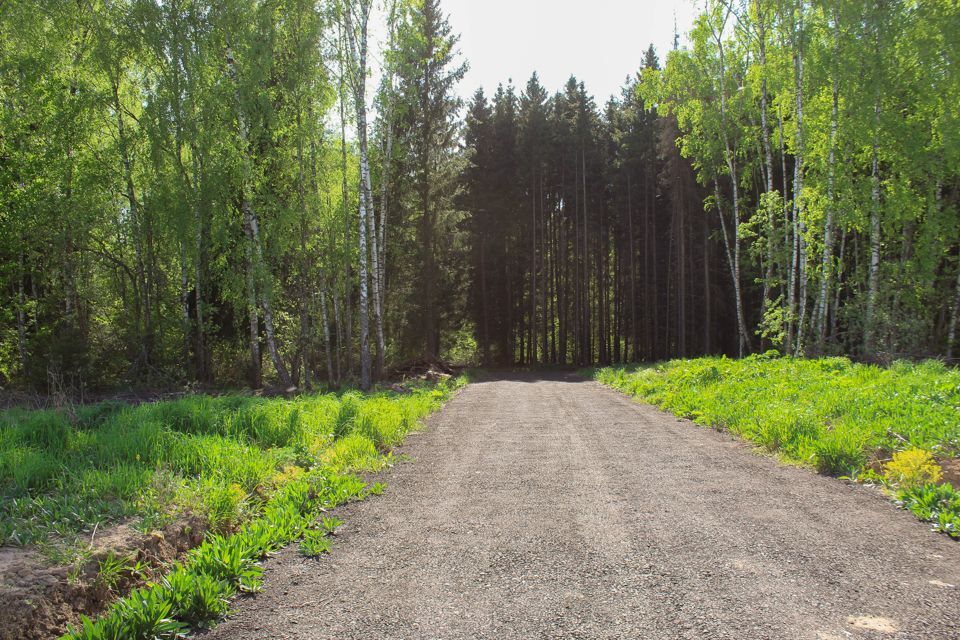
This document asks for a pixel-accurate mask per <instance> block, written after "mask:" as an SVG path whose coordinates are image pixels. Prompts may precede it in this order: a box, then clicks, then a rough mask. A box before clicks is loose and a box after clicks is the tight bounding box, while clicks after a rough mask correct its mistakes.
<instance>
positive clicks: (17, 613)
mask: <svg viewBox="0 0 960 640" xmlns="http://www.w3.org/2000/svg"><path fill="white" fill-rule="evenodd" d="M205 528H206V527H205V523H204V521H203V520H202V519H200V518H195V517H183V518H181V519H179V520H177V521H176V522H173V523H171V524H169V525H167V526H166V527H164V528H163V529H162V530H160V531H155V532H152V533H149V534H144V533H141V532H139V531H136V530H135V529H132V528H130V527H129V526H127V525H117V526H114V527H110V528H108V529H105V530H103V531H100V532H99V533H97V534H96V536H95V537H94V538H93V543H92V545H91V548H90V556H89V559H87V560H86V561H85V562H84V563H83V565H82V566H80V567H79V568H75V567H65V566H50V565H49V564H48V563H46V562H45V561H44V560H43V559H42V558H40V557H39V556H38V555H37V553H36V552H34V551H32V550H30V549H23V548H12V547H2V548H0V640H47V639H48V638H55V637H58V636H59V635H61V634H62V633H64V632H65V631H66V630H67V625H70V624H75V623H77V622H78V621H79V620H80V616H81V615H87V616H94V615H96V614H97V613H100V612H101V611H103V610H104V609H105V608H106V607H107V606H108V605H109V604H110V603H111V602H112V601H113V600H114V599H115V598H116V597H117V595H118V594H120V593H126V592H127V591H129V590H130V589H131V588H133V587H134V586H136V585H137V584H139V583H142V582H144V580H145V579H146V578H148V577H149V576H150V575H151V574H153V573H156V572H159V571H162V570H163V567H164V566H165V565H166V564H168V563H169V562H171V561H172V560H175V559H176V558H178V557H180V556H182V555H183V554H184V553H186V552H187V551H188V550H189V549H192V548H193V547H195V546H197V545H198V544H200V542H201V541H202V540H203V534H204V531H205ZM111 555H113V556H114V557H117V558H128V559H129V560H130V561H131V562H140V563H142V566H143V568H144V570H145V572H146V573H145V574H144V575H133V574H131V573H129V572H124V573H121V574H120V575H118V576H117V581H116V582H115V583H114V584H110V585H108V584H105V583H104V581H103V580H100V579H98V574H99V568H100V563H101V561H103V560H104V559H105V558H108V557H109V556H111Z"/></svg>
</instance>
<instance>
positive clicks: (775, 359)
mask: <svg viewBox="0 0 960 640" xmlns="http://www.w3.org/2000/svg"><path fill="white" fill-rule="evenodd" d="M582 373H583V374H584V375H587V376H589V377H592V378H594V379H595V380H597V381H599V382H601V383H603V384H606V385H608V386H611V387H613V388H614V389H617V390H619V391H622V392H623V393H626V394H627V395H630V396H633V397H635V398H638V399H640V400H642V401H644V402H647V403H650V404H653V405H656V406H658V407H660V408H661V409H664V410H666V411H669V412H671V413H673V414H676V415H678V416H681V417H685V418H689V419H691V420H693V421H694V422H696V423H698V424H701V425H704V426H709V427H713V428H717V429H723V430H728V431H730V432H732V433H735V434H737V435H738V436H740V437H743V438H745V439H747V440H750V441H751V442H754V443H756V444H758V445H759V446H761V447H763V448H765V449H766V450H768V451H770V452H773V453H775V454H777V455H778V456H781V457H782V458H784V459H786V460H788V461H791V462H794V463H800V464H803V465H806V466H811V467H813V468H815V469H817V471H819V472H821V473H824V474H829V475H835V476H842V477H848V478H852V479H856V478H860V479H862V480H866V481H874V482H880V483H883V484H884V485H885V486H886V487H887V488H888V489H889V490H890V491H891V493H894V494H896V495H897V498H898V501H899V502H900V503H901V504H902V505H903V506H904V507H905V508H908V509H910V510H911V511H913V512H914V513H915V514H917V515H918V517H921V519H923V520H928V521H931V522H932V523H933V524H934V528H936V529H938V530H941V531H944V532H946V533H948V534H950V535H953V536H955V537H956V535H958V527H960V497H958V496H960V492H958V491H957V490H955V489H953V487H952V486H951V485H950V484H943V485H937V484H935V483H933V482H927V483H925V484H923V485H919V486H907V485H905V484H904V483H902V482H901V481H899V480H898V478H895V477H893V476H891V475H890V474H888V473H887V472H886V469H887V464H889V461H890V459H891V458H892V457H893V456H895V455H896V454H897V453H899V452H905V451H913V450H920V451H924V452H928V453H929V454H932V455H934V456H937V457H939V458H953V457H956V456H957V454H958V452H960V371H957V370H956V369H951V368H948V367H946V366H945V365H944V364H943V363H941V362H938V361H927V362H922V363H907V362H897V363H895V364H893V365H892V366H890V367H878V366H874V365H863V364H854V363H852V362H850V361H849V360H848V359H846V358H821V359H811V360H808V359H801V358H789V357H779V356H776V355H773V354H764V355H754V356H750V357H748V358H743V359H740V360H731V359H728V358H722V357H721V358H697V359H692V360H673V361H670V362H666V363H662V364H658V365H655V366H626V367H606V368H600V369H589V370H585V371H583V372H582ZM897 492H899V493H897Z"/></svg>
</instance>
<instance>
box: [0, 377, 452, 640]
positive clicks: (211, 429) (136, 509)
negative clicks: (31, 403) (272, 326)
mask: <svg viewBox="0 0 960 640" xmlns="http://www.w3.org/2000/svg"><path fill="white" fill-rule="evenodd" d="M464 383H465V379H464V378H457V379H453V380H450V381H448V382H445V383H441V384H439V385H427V384H420V385H415V386H413V387H411V388H410V389H409V392H408V393H395V392H385V393H376V394H371V395H362V394H359V393H356V392H347V393H343V394H340V395H335V394H323V395H315V396H301V397H298V398H295V399H291V400H287V399H281V398H273V399H266V398H257V397H249V396H224V397H208V396H195V397H189V398H184V399H181V400H176V401H169V402H158V403H154V404H143V405H139V406H135V407H131V406H124V405H121V404H118V403H105V404H104V405H93V406H89V407H79V408H77V409H75V410H72V411H55V410H45V411H24V410H12V411H7V412H4V413H0V495H2V497H3V500H2V505H0V541H2V544H5V545H31V546H34V547H37V548H39V549H40V550H41V551H44V552H46V555H47V556H48V557H49V558H50V559H51V560H54V561H57V562H67V561H70V560H74V561H80V560H81V559H82V558H84V548H85V547H86V546H87V542H88V541H89V539H90V538H91V537H92V534H91V532H96V530H97V529H100V530H102V529H103V528H104V527H106V526H108V525H110V524H112V523H117V522H120V521H124V522H127V523H129V524H131V525H132V526H133V527H135V528H137V529H139V530H142V531H152V530H155V529H157V528H159V527H162V526H163V525H164V524H166V523H168V522H171V521H173V520H174V519H175V518H177V517H178V516H180V515H183V514H191V515H194V516H201V517H203V518H204V519H205V520H206V523H207V526H208V539H207V541H206V542H204V543H203V544H202V545H201V546H200V547H198V548H196V549H194V550H193V551H191V552H190V554H189V556H188V558H187V559H186V560H184V561H183V562H182V563H180V564H177V565H175V566H174V567H172V569H171V570H170V571H169V572H168V574H167V576H166V578H164V579H163V580H162V581H161V582H157V583H154V584H151V585H149V586H147V587H145V588H143V589H136V590H134V591H133V592H131V593H130V594H129V596H128V597H126V598H124V599H122V600H120V601H119V602H118V603H117V604H116V605H115V606H114V607H113V608H112V609H110V611H109V612H108V613H107V614H106V615H105V616H103V617H102V618H100V619H99V620H98V621H96V622H93V621H90V620H84V622H83V624H82V626H81V627H80V628H78V629H75V630H73V631H72V635H71V636H70V637H72V638H87V639H94V638H115V637H116V638H121V637H122V638H141V637H143V638H154V637H157V638H173V637H179V636H178V634H181V633H182V631H183V629H185V628H187V627H189V626H196V625H198V624H202V623H206V622H210V621H213V620H216V619H218V618H219V617H221V616H222V614H223V613H224V611H225V610H226V609H225V607H226V605H225V604H224V603H225V602H226V601H227V600H228V599H229V598H230V597H231V596H233V595H234V594H236V593H237V592H240V591H245V590H252V589H255V588H257V586H258V584H259V573H258V572H259V569H258V568H257V566H256V565H255V562H256V561H257V560H258V559H260V558H262V557H263V556H264V555H265V554H266V553H268V552H270V551H272V550H275V549H277V548H279V547H281V546H283V545H286V544H288V543H290V542H291V541H293V540H296V539H298V538H299V537H301V536H302V535H303V534H304V532H305V531H308V530H309V527H310V526H311V524H312V523H313V522H314V521H315V520H316V519H317V517H318V515H319V513H320V512H321V510H322V509H325V508H328V507H331V506H335V505H336V504H340V503H342V502H344V501H346V500H350V499H354V498H357V497H363V496H364V495H366V492H367V489H365V487H364V484H363V483H362V482H361V481H359V480H357V479H355V478H352V477H351V476H345V475H342V474H345V473H349V472H353V471H359V470H372V469H377V468H380V467H382V466H384V465H385V464H389V462H390V460H391V458H390V454H389V449H390V447H392V446H394V445H396V444H398V443H399V442H400V441H401V440H402V439H403V437H404V436H405V435H406V434H407V433H408V432H409V431H411V430H412V429H414V428H416V427H417V425H418V423H419V420H420V419H421V418H423V417H424V416H425V415H427V414H428V413H430V412H431V411H433V410H435V409H437V408H438V407H439V406H440V404H442V403H443V401H444V400H446V399H447V398H448V396H449V395H450V393H451V392H452V391H453V390H454V389H456V388H457V387H459V386H461V385H462V384H464ZM375 489H376V490H377V491H380V490H382V487H379V486H378V487H375ZM311 537H314V538H315V537H316V534H311ZM316 544H317V547H318V548H319V547H322V546H323V543H316ZM123 570H126V569H125V568H123V567H120V568H117V569H116V571H114V570H113V569H112V568H111V567H109V566H108V567H107V568H106V572H107V573H111V572H117V571H123ZM105 579H106V578H105Z"/></svg>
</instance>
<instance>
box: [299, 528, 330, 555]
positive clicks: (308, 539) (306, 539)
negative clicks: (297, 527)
mask: <svg viewBox="0 0 960 640" xmlns="http://www.w3.org/2000/svg"><path fill="white" fill-rule="evenodd" d="M329 552H330V540H329V538H327V537H326V534H325V533H324V532H323V531H316V530H311V531H307V532H306V533H305V534H304V535H303V540H301V541H300V553H302V554H303V555H305V556H306V557H308V558H316V557H317V556H320V555H323V554H324V553H329Z"/></svg>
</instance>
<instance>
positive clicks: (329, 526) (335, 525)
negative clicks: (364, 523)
mask: <svg viewBox="0 0 960 640" xmlns="http://www.w3.org/2000/svg"><path fill="white" fill-rule="evenodd" d="M342 525H343V520H341V519H340V518H336V517H332V518H323V519H322V520H321V521H320V527H321V529H322V530H323V532H324V533H326V534H328V535H334V534H336V532H337V529H339V528H340V527H341V526H342Z"/></svg>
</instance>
